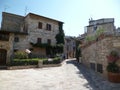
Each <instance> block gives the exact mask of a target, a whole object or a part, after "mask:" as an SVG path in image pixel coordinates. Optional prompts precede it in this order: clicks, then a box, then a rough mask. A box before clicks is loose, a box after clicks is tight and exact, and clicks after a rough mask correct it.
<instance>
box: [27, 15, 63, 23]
mask: <svg viewBox="0 0 120 90" xmlns="http://www.w3.org/2000/svg"><path fill="white" fill-rule="evenodd" d="M28 15H34V16H37V17H43V18H46V19H49V20H53V21H57V22H61V23H64V22H62V21H59V20H56V19H52V18H48V17H45V16H41V15H37V14H34V13H28V14H27V15H26V17H27V16H28Z"/></svg>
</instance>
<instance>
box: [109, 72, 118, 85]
mask: <svg viewBox="0 0 120 90" xmlns="http://www.w3.org/2000/svg"><path fill="white" fill-rule="evenodd" d="M108 80H109V81H110V82H113V83H120V73H112V72H108Z"/></svg>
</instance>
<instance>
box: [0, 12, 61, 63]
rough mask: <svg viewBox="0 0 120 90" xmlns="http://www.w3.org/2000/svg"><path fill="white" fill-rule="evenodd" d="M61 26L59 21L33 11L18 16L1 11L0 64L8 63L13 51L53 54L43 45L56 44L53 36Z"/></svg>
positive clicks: (43, 54) (44, 54)
mask: <svg viewBox="0 0 120 90" xmlns="http://www.w3.org/2000/svg"><path fill="white" fill-rule="evenodd" d="M62 26H63V22H61V21H58V20H55V19H51V18H48V17H44V16H40V15H37V14H33V13H29V14H28V15H26V16H20V15H16V14H11V13H7V12H3V13H2V24H1V30H0V55H1V56H0V64H8V63H9V62H10V58H11V57H12V55H13V54H14V52H16V51H25V50H26V49H28V50H31V51H32V53H33V54H34V55H37V56H48V55H51V54H53V51H51V49H50V48H47V47H45V45H50V46H55V45H56V42H57V41H56V38H55V37H56V35H57V34H58V33H59V29H60V28H61V29H62V28H63V27H62ZM38 46H39V47H38ZM42 46H43V47H42Z"/></svg>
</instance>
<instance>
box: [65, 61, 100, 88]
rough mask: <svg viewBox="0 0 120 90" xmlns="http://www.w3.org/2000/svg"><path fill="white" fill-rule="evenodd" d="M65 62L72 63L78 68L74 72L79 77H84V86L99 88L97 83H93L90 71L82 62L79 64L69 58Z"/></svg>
mask: <svg viewBox="0 0 120 90" xmlns="http://www.w3.org/2000/svg"><path fill="white" fill-rule="evenodd" d="M66 63H67V64H73V65H75V66H76V67H77V68H78V70H79V71H78V72H76V74H79V77H80V78H83V79H86V80H87V81H88V83H86V84H84V86H85V87H87V88H90V90H100V89H99V87H98V85H96V84H95V82H94V81H93V79H92V77H91V75H92V74H91V72H90V71H89V70H88V68H87V67H85V66H84V65H82V64H79V63H78V62H77V60H69V61H66Z"/></svg>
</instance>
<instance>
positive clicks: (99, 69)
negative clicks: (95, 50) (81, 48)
mask: <svg viewBox="0 0 120 90" xmlns="http://www.w3.org/2000/svg"><path fill="white" fill-rule="evenodd" d="M97 71H98V72H100V73H103V66H102V64H97Z"/></svg>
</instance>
